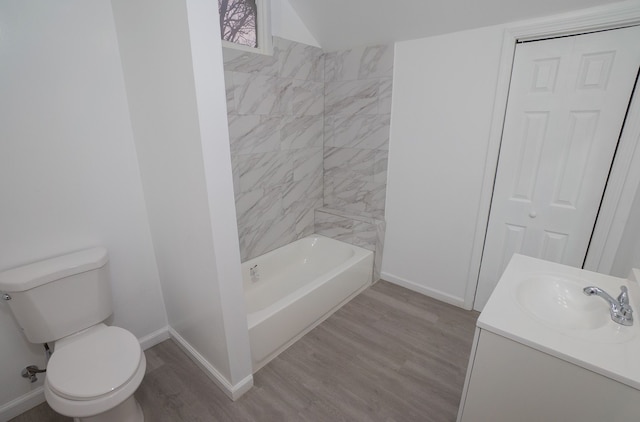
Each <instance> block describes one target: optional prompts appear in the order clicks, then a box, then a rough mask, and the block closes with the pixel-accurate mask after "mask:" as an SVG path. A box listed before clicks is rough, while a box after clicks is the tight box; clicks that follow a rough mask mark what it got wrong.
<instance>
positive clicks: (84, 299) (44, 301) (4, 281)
mask: <svg viewBox="0 0 640 422" xmlns="http://www.w3.org/2000/svg"><path fill="white" fill-rule="evenodd" d="M108 260H109V258H108V255H107V250H106V249H105V248H101V247H99V248H93V249H87V250H83V251H79V252H75V253H71V254H68V255H63V256H58V257H56V258H51V259H47V260H45V261H39V262H35V263H33V264H28V265H24V266H22V267H18V268H14V269H11V270H7V271H4V272H2V273H0V292H2V293H4V294H6V295H3V296H4V297H3V298H4V300H5V301H6V303H8V304H9V307H10V309H11V312H12V313H13V315H14V316H15V318H16V321H17V322H18V324H19V325H20V327H21V328H22V330H23V331H24V334H25V336H26V337H27V339H28V340H29V341H30V342H32V343H46V342H51V341H55V340H59V339H61V338H63V337H66V336H68V335H70V334H73V333H75V332H78V331H80V330H83V329H84V328H88V327H90V326H92V325H95V324H98V323H99V322H102V321H104V320H105V319H107V318H108V317H109V315H111V313H112V300H111V287H110V284H109V271H108V265H107V262H108Z"/></svg>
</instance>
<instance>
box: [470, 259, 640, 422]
mask: <svg viewBox="0 0 640 422" xmlns="http://www.w3.org/2000/svg"><path fill="white" fill-rule="evenodd" d="M638 275H640V272H638V273H637V274H636V275H635V277H630V279H629V280H627V279H623V278H617V277H612V276H609V275H604V274H598V273H593V272H589V271H585V270H582V269H578V268H573V267H568V266H565V265H561V264H556V263H552V262H547V261H543V260H540V259H536V258H530V257H526V256H523V255H518V254H516V255H514V256H513V258H512V259H511V261H510V262H509V265H508V266H507V268H506V269H505V271H504V273H503V275H502V277H501V278H500V281H499V282H498V284H497V286H496V288H495V290H494V291H493V293H492V295H491V297H490V298H489V301H488V302H487V305H486V306H485V308H484V309H483V311H482V313H481V314H480V317H479V318H478V322H477V328H476V334H475V339H474V342H473V349H472V351H471V357H470V360H469V367H468V368H467V377H466V380H465V385H464V391H463V394H462V399H461V403H460V409H459V412H458V422H618V421H619V422H630V421H633V422H638V421H640V285H638ZM588 286H597V287H600V288H601V289H603V290H604V291H606V292H608V293H609V294H610V295H611V296H613V297H614V298H615V297H616V296H617V295H618V294H619V293H620V286H625V287H627V289H628V291H629V299H630V303H629V304H630V306H631V307H632V309H633V311H634V317H635V321H634V323H633V325H632V326H623V325H621V324H617V323H615V322H613V321H612V320H611V318H610V315H609V305H608V303H607V301H605V300H603V299H602V298H601V297H594V296H587V295H585V294H584V291H583V289H584V288H585V287H588Z"/></svg>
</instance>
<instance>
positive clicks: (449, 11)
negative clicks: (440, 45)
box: [289, 0, 616, 51]
mask: <svg viewBox="0 0 640 422" xmlns="http://www.w3.org/2000/svg"><path fill="white" fill-rule="evenodd" d="M289 2H290V3H291V6H293V8H294V9H295V10H296V12H297V13H298V15H299V16H300V18H301V19H302V20H303V22H304V23H305V25H306V26H307V28H309V31H310V32H311V33H312V34H313V36H314V37H315V38H316V39H317V40H318V42H319V43H320V45H321V46H322V48H323V49H325V50H329V51H330V50H339V49H343V48H348V47H354V46H360V45H371V44H378V43H390V42H394V41H404V40H411V39H417V38H424V37H429V36H433V35H439V34H445V33H449V32H456V31H462V30H465V29H473V28H480V27H483V26H490V25H496V24H501V23H507V22H515V21H519V20H524V19H530V18H535V17H542V16H547V15H553V14H557V13H562V12H568V11H572V10H578V9H584V8H588V7H592V6H600V5H606V4H611V3H616V0H289Z"/></svg>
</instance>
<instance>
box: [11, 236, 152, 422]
mask: <svg viewBox="0 0 640 422" xmlns="http://www.w3.org/2000/svg"><path fill="white" fill-rule="evenodd" d="M108 260H109V259H108V255H107V250H106V249H104V248H93V249H87V250H83V251H79V252H75V253H71V254H68V255H63V256H59V257H56V258H52V259H47V260H45V261H40V262H35V263H33V264H29V265H25V266H22V267H18V268H14V269H11V270H8V271H4V272H1V273H0V292H2V299H3V300H5V301H6V302H7V303H8V304H9V308H10V309H11V312H12V313H13V315H14V316H15V319H16V321H17V322H18V324H19V325H20V327H21V328H22V330H23V332H24V334H25V336H26V337H27V339H28V340H29V341H30V342H32V343H48V344H49V346H51V345H53V354H52V355H51V358H50V359H49V362H48V363H47V372H46V378H45V382H44V394H45V398H46V400H47V402H48V403H49V405H50V406H51V408H52V409H53V410H55V411H56V412H58V413H60V414H62V415H65V416H70V417H73V418H74V420H75V421H91V422H106V421H119V422H141V421H143V420H144V415H143V413H142V408H141V407H140V404H139V403H138V402H137V401H136V399H135V397H134V396H133V393H134V392H135V391H136V389H137V388H138V386H139V385H140V383H141V382H142V378H143V377H144V373H145V369H146V365H147V363H146V359H145V356H144V352H143V351H142V348H141V347H140V343H139V342H138V339H137V338H136V337H135V336H134V335H133V334H131V333H130V332H129V331H127V330H125V329H123V328H120V327H113V326H108V325H106V324H105V323H104V321H105V320H106V319H107V318H108V317H109V316H110V315H111V314H112V311H113V309H112V302H111V286H110V282H109V269H108V265H107V262H108Z"/></svg>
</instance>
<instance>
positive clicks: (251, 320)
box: [242, 234, 374, 330]
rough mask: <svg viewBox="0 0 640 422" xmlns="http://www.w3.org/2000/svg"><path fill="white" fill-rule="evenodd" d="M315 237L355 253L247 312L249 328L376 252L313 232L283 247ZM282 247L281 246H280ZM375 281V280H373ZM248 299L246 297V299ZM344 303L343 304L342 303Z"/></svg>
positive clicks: (260, 257) (272, 252)
mask: <svg viewBox="0 0 640 422" xmlns="http://www.w3.org/2000/svg"><path fill="white" fill-rule="evenodd" d="M314 237H319V238H325V239H329V240H330V241H331V242H340V243H341V244H344V245H348V246H349V248H352V249H353V251H354V255H353V256H351V257H349V259H347V260H346V261H344V262H342V263H341V264H340V265H338V266H336V267H334V268H331V269H329V271H327V272H324V273H322V275H321V276H319V277H317V278H315V279H313V280H312V281H311V282H310V283H308V284H305V285H304V286H302V287H300V288H298V289H296V290H294V291H292V292H289V293H288V294H287V295H286V296H284V297H283V298H281V299H279V300H277V301H275V302H274V303H272V304H270V305H269V306H267V307H266V308H264V309H260V310H258V311H254V312H247V326H248V328H249V330H251V329H252V328H254V327H256V326H257V325H258V324H259V323H261V322H262V321H264V320H266V319H267V318H269V317H270V316H272V315H274V314H276V313H277V312H280V311H282V310H283V309H284V308H286V307H287V306H289V305H291V304H292V303H293V302H294V301H295V300H296V299H297V298H299V297H301V296H304V295H307V294H309V293H311V292H313V291H314V290H315V289H316V288H318V287H319V286H320V285H322V284H324V283H326V282H327V281H329V280H331V279H332V278H334V277H336V276H337V275H338V274H340V273H342V272H344V271H345V270H346V269H347V268H349V267H351V266H353V265H355V264H357V263H359V262H361V261H363V260H365V259H367V258H368V257H369V256H372V255H373V254H374V253H373V251H370V250H368V249H364V248H362V247H360V246H356V245H352V244H350V243H346V242H343V241H341V240H336V239H332V238H330V237H327V236H323V235H320V234H312V235H309V236H306V237H303V238H300V239H298V240H296V241H294V242H291V243H289V244H287V245H285V246H282V247H281V248H285V247H288V246H290V245H293V244H294V243H296V242H298V241H303V240H305V239H308V238H314ZM278 249H280V248H278ZM278 249H274V250H272V251H269V252H267V253H266V254H264V255H260V256H258V257H255V258H253V259H250V260H248V261H245V262H243V263H242V266H243V270H244V269H245V268H244V267H245V266H247V267H249V266H250V265H249V264H253V261H254V260H258V259H267V258H269V256H270V255H273V254H275V253H277V252H281V251H278ZM371 281H373V280H371ZM371 284H372V283H371V282H369V283H367V284H365V286H370V285H371ZM245 300H246V299H245ZM341 305H342V304H341Z"/></svg>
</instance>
